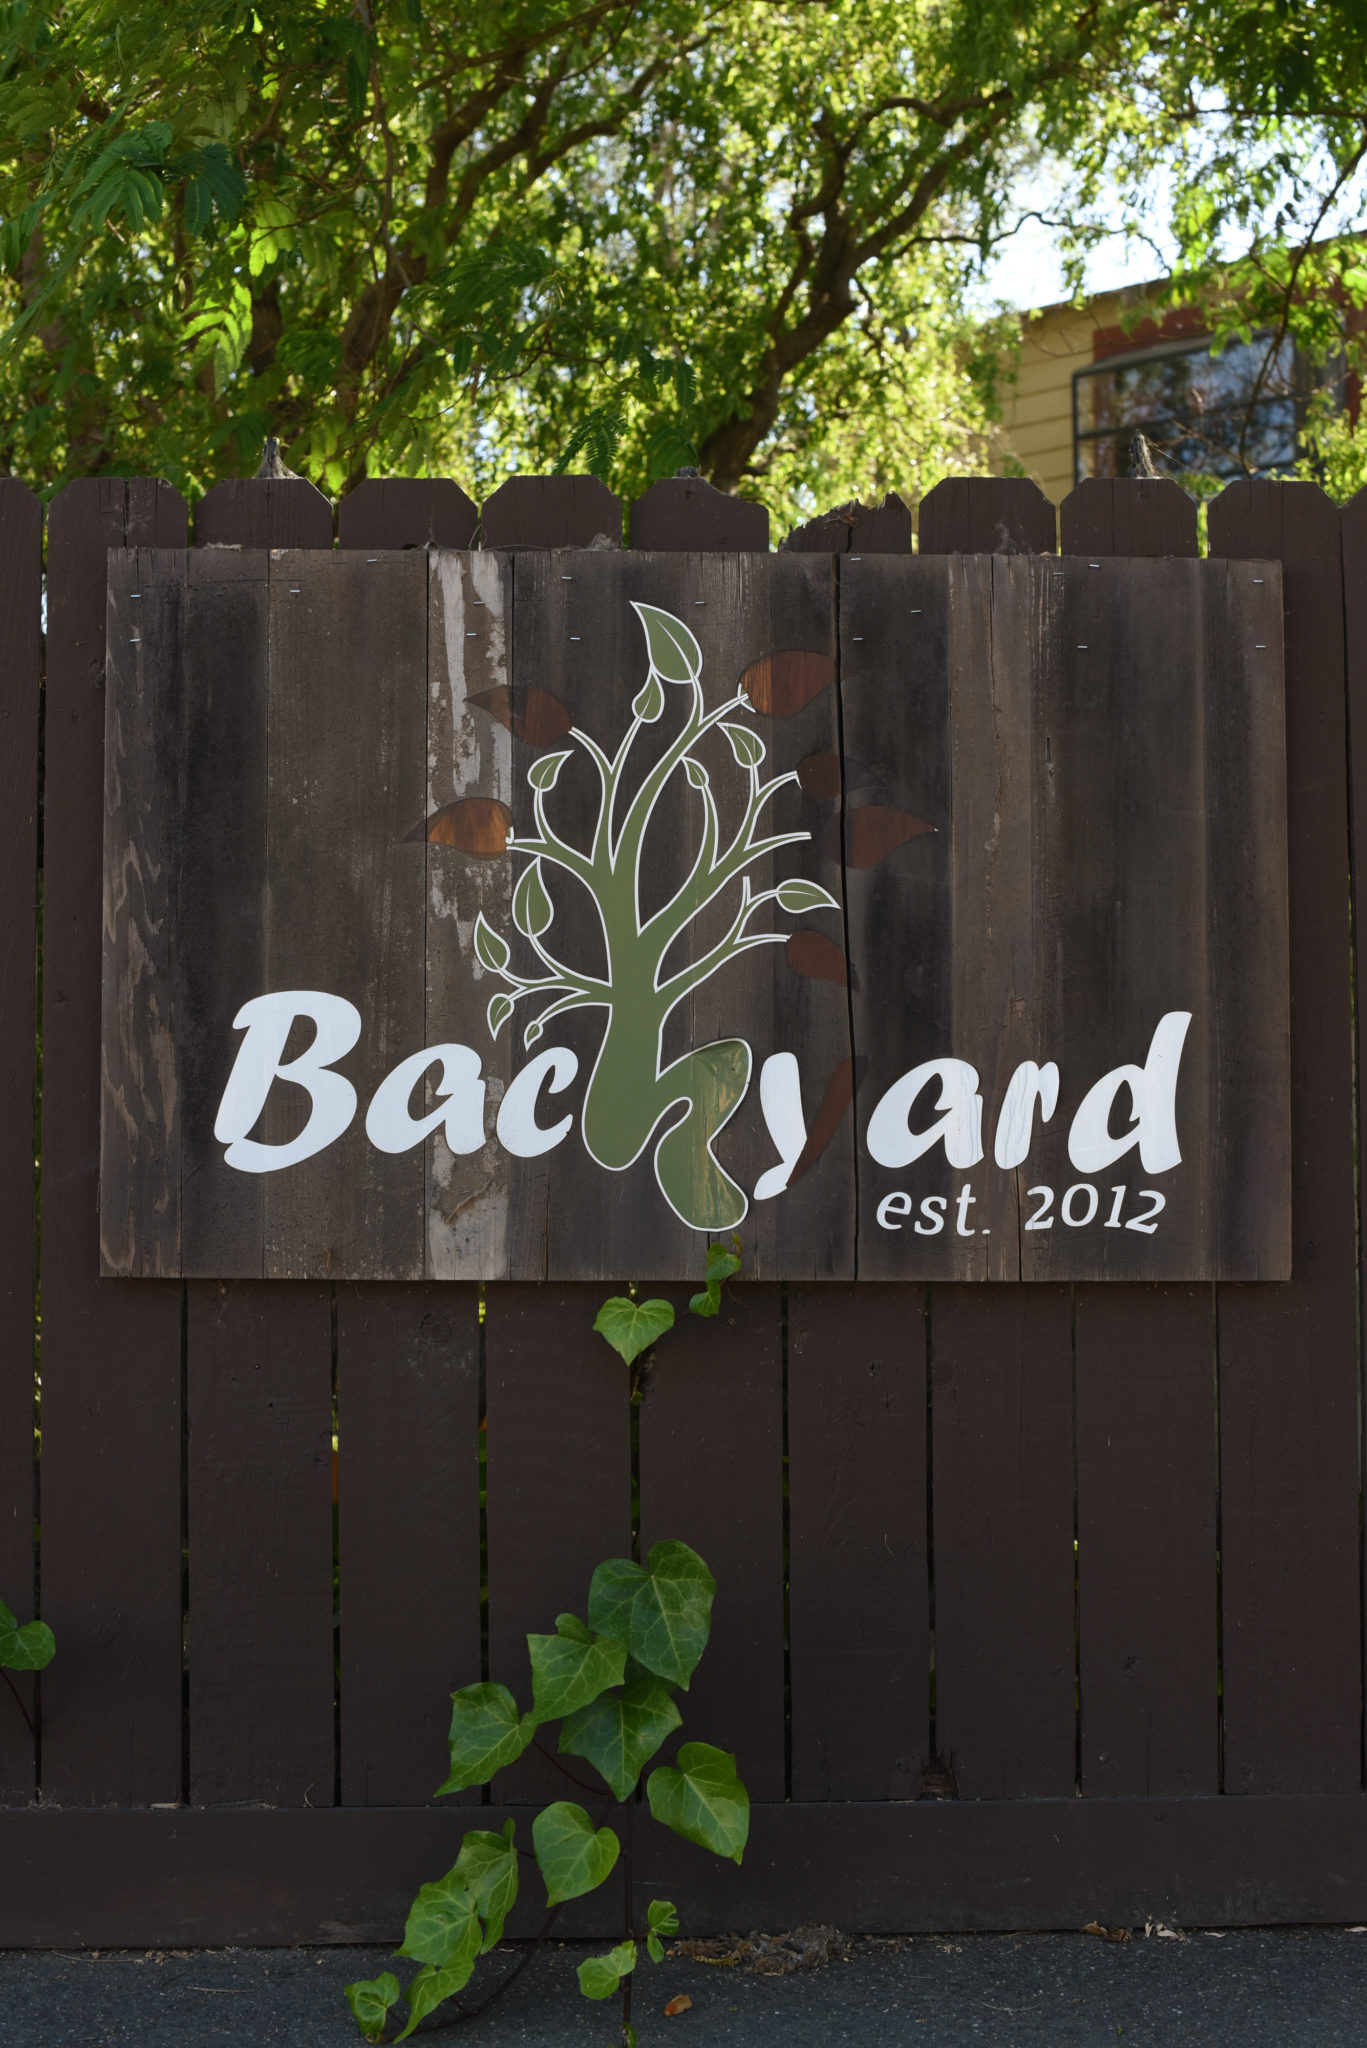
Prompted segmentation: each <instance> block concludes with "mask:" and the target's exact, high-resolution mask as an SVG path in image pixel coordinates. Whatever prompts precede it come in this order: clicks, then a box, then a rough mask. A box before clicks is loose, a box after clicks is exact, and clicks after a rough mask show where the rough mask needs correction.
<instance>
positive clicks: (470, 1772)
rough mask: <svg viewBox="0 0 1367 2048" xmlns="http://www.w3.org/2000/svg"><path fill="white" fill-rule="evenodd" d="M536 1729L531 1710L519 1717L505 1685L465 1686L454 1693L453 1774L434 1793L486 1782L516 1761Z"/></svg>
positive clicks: (452, 1726) (513, 1700) (452, 1722)
mask: <svg viewBox="0 0 1367 2048" xmlns="http://www.w3.org/2000/svg"><path fill="white" fill-rule="evenodd" d="M535 1733H536V1723H535V1721H534V1720H533V1719H532V1716H531V1715H530V1714H524V1715H522V1717H521V1718H520V1719H519V1717H518V1711H517V1701H516V1700H515V1699H514V1698H513V1696H512V1694H511V1693H510V1692H509V1690H508V1688H507V1686H506V1685H492V1684H489V1683H487V1682H486V1683H484V1684H482V1685H464V1686H462V1687H461V1689H460V1691H459V1692H453V1693H452V1695H451V1775H450V1777H449V1778H448V1779H447V1780H446V1783H445V1784H444V1785H439V1786H438V1787H437V1790H436V1794H435V1796H436V1797H437V1798H438V1799H440V1798H441V1797H442V1795H443V1793H446V1792H463V1791H465V1789H466V1787H467V1786H469V1785H486V1784H487V1783H488V1782H489V1780H490V1778H492V1777H493V1775H494V1772H495V1771H501V1770H502V1769H503V1766H504V1765H505V1764H511V1763H516V1761H517V1759H518V1758H519V1757H520V1756H521V1754H522V1752H523V1750H524V1749H525V1748H526V1747H527V1744H528V1743H529V1742H530V1741H531V1739H532V1736H533V1735H534V1734H535Z"/></svg>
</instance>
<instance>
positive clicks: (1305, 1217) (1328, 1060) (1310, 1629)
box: [1210, 483, 1362, 1792]
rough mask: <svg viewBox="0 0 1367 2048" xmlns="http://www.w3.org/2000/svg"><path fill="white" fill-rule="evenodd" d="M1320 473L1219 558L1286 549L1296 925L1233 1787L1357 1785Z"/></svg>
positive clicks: (1339, 637) (1253, 1440)
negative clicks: (1281, 1253)
mask: <svg viewBox="0 0 1367 2048" xmlns="http://www.w3.org/2000/svg"><path fill="white" fill-rule="evenodd" d="M1339 538H1340V519H1339V512H1338V508H1337V507H1336V506H1335V505H1333V504H1332V503H1331V502H1330V500H1329V499H1328V498H1327V497H1325V495H1324V493H1323V492H1322V491H1321V490H1320V489H1319V488H1318V486H1316V485H1314V484H1300V483H1279V484H1272V483H1239V484H1232V485H1230V486H1229V488H1228V489H1226V490H1225V491H1224V492H1223V493H1222V494H1221V496H1220V497H1219V498H1217V499H1216V500H1215V501H1214V503H1213V504H1212V506H1211V508H1210V546H1211V552H1212V554H1213V555H1218V556H1222V557H1225V558H1226V559H1228V560H1230V561H1231V562H1240V563H1246V564H1247V565H1248V566H1247V574H1248V576H1249V577H1250V579H1251V578H1252V577H1253V576H1256V575H1259V574H1263V573H1264V572H1263V570H1262V567H1261V564H1262V562H1263V561H1266V560H1269V559H1271V560H1280V562H1281V564H1282V576H1283V585H1284V591H1285V606H1286V677H1287V684H1286V772H1287V813H1288V862H1289V870H1290V932H1291V976H1290V986H1291V1114H1292V1123H1293V1128H1294V1130H1295V1134H1296V1143H1295V1147H1294V1149H1293V1152H1292V1161H1291V1207H1292V1217H1293V1221H1294V1226H1295V1243H1294V1250H1293V1257H1292V1278H1291V1282H1290V1285H1289V1286H1282V1287H1276V1288H1268V1287H1257V1288H1252V1287H1222V1288H1221V1289H1220V1299H1219V1346H1220V1501H1221V1571H1220V1583H1221V1592H1222V1611H1223V1665H1224V1693H1223V1707H1224V1789H1225V1790H1226V1791H1227V1792H1272V1791H1279V1792H1280V1791H1300V1790H1313V1791H1316V1792H1332V1791H1337V1790H1342V1789H1346V1788H1350V1787H1356V1786H1357V1785H1359V1784H1360V1783H1361V1773H1362V1747H1361V1743H1362V1671H1361V1616H1362V1594H1361V1582H1360V1559H1359V1536H1360V1531H1359V1515H1358V1418H1359V1407H1358V1403H1359V1377H1360V1376H1359V1366H1358V1358H1357V1311H1356V1302H1355V1292H1356V1290H1355V1284H1354V1268H1355V1263H1356V1250H1357V1248H1356V1243H1355V1238H1354V1182H1353V1172H1354V1162H1353V1135H1352V1109H1351V1104H1352V1043H1351V1035H1350V1024H1349V1013H1348V999H1349V989H1348V980H1347V974H1346V966H1347V962H1348V945H1349V903H1348V877H1349V868H1348V819H1347V805H1346V794H1347V792H1346V786H1345V782H1346V779H1345V775H1344V762H1345V758H1346V753H1345V749H1346V734H1345V730H1344V640H1343V578H1342V566H1341V560H1340V556H1339V552H1338V544H1339Z"/></svg>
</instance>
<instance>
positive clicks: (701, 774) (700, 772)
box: [684, 755, 707, 789]
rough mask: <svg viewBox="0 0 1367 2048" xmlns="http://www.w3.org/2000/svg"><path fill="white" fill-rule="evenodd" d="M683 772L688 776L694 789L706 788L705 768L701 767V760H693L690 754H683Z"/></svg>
mask: <svg viewBox="0 0 1367 2048" xmlns="http://www.w3.org/2000/svg"><path fill="white" fill-rule="evenodd" d="M684 774H685V775H686V776H687V777H688V779H689V781H690V782H691V783H692V785H693V787H694V789H706V787H707V770H706V769H705V768H704V767H703V764H702V762H701V761H695V760H694V759H693V758H692V756H691V755H685V757H684Z"/></svg>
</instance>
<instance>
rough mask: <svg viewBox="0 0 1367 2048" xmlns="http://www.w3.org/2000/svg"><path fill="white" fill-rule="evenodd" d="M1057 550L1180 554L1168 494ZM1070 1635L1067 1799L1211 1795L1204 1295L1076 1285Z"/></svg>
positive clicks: (1187, 527) (1094, 482)
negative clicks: (1074, 1787) (1074, 1776)
mask: <svg viewBox="0 0 1367 2048" xmlns="http://www.w3.org/2000/svg"><path fill="white" fill-rule="evenodd" d="M1060 523H1061V529H1062V545H1063V551H1064V553H1065V554H1067V553H1077V554H1087V555H1092V556H1096V557H1100V556H1104V555H1188V556H1191V555H1195V554H1196V552H1197V541H1196V509H1195V506H1194V505H1193V504H1192V502H1191V500H1190V499H1189V498H1188V497H1187V495H1186V493H1185V492H1184V491H1182V490H1181V489H1179V487H1178V486H1177V485H1176V484H1174V483H1171V482H1168V481H1166V480H1165V481H1163V482H1159V483H1153V482H1149V481H1147V480H1144V479H1140V478H1124V479H1120V478H1106V479H1102V478H1099V477H1092V478H1088V480H1087V481H1086V482H1085V483H1084V484H1081V485H1079V487H1078V489H1077V490H1075V491H1073V492H1072V493H1071V494H1070V496H1069V497H1068V498H1066V499H1065V500H1064V503H1063V506H1062V508H1061V514H1060ZM1074 1304H1075V1307H1074V1316H1075V1333H1074V1334H1075V1348H1076V1362H1077V1383H1076V1392H1077V1412H1076V1431H1077V1484H1078V1505H1077V1516H1078V1637H1079V1645H1080V1665H1079V1681H1080V1701H1081V1756H1082V1791H1083V1794H1084V1796H1085V1797H1096V1796H1100V1795H1103V1794H1106V1793H1120V1794H1129V1795H1132V1796H1140V1795H1142V1794H1144V1793H1146V1792H1180V1793H1202V1792H1215V1791H1217V1790H1218V1789H1219V1784H1220V1740H1219V1700H1218V1668H1217V1666H1218V1641H1217V1637H1218V1625H1219V1594H1218V1578H1217V1557H1216V1522H1217V1512H1218V1506H1217V1492H1216V1489H1217V1450H1216V1439H1215V1431H1216V1407H1217V1397H1218V1379H1217V1370H1216V1356H1215V1325H1214V1300H1213V1295H1212V1291H1211V1290H1210V1289H1208V1288H1205V1287H1125V1288H1115V1287H1091V1286H1084V1287H1079V1288H1078V1289H1077V1290H1076V1291H1075V1294H1074Z"/></svg>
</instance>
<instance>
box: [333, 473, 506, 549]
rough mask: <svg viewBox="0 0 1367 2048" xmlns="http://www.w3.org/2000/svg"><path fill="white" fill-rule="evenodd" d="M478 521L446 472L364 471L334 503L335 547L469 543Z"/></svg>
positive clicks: (462, 545) (474, 507) (476, 513)
mask: <svg viewBox="0 0 1367 2048" xmlns="http://www.w3.org/2000/svg"><path fill="white" fill-rule="evenodd" d="M478 526H479V507H478V506H477V505H475V504H474V503H473V502H472V501H471V500H470V499H469V498H467V497H466V495H465V493H464V491H463V490H462V489H461V487H460V485H459V484H458V483H454V482H453V481H452V479H451V478H450V477H448V476H368V477H366V478H365V479H364V481H363V482H361V483H359V484H357V486H356V488H355V490H354V491H348V492H347V494H346V496H345V497H344V498H343V499H342V502H341V504H340V505H339V506H338V507H337V545H338V547H339V548H355V549H358V550H359V549H362V548H376V549H379V548H421V547H437V548H468V547H471V546H473V544H474V539H475V532H476V529H477V528H478Z"/></svg>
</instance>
